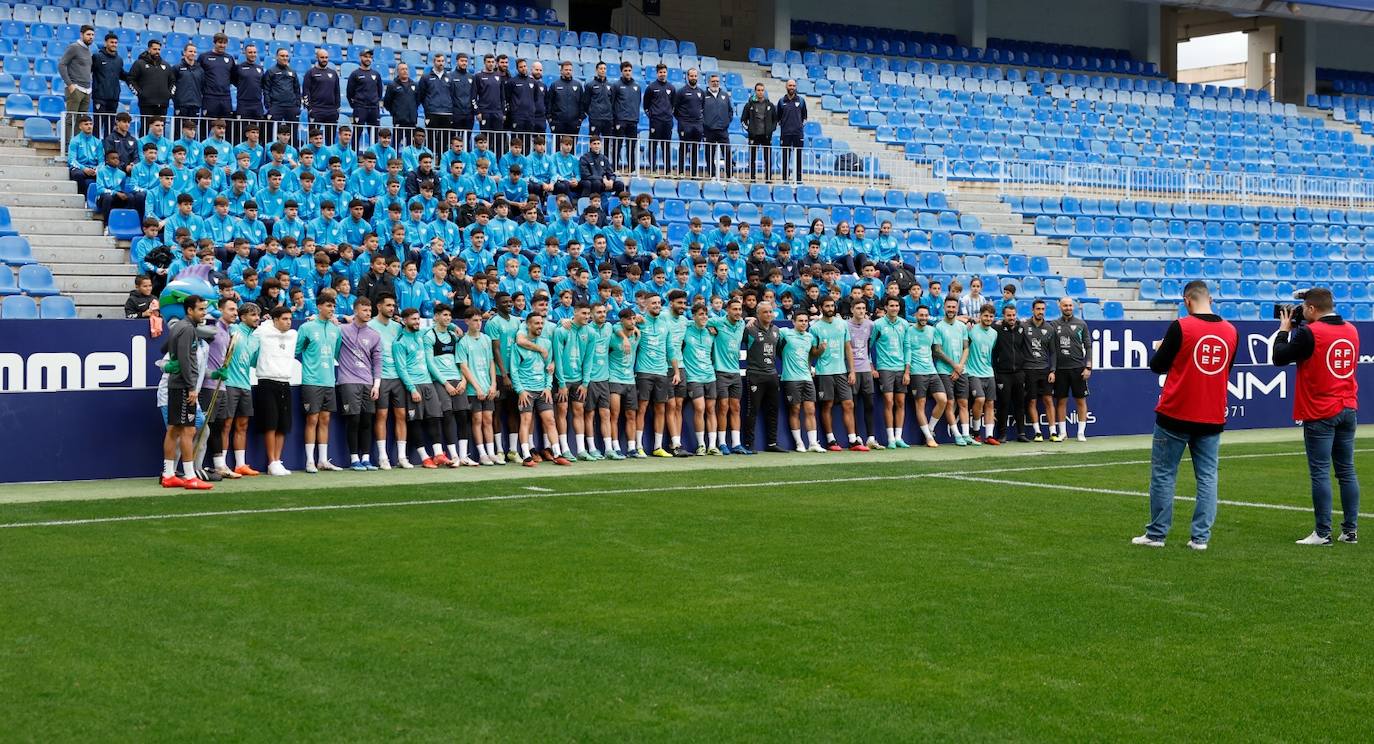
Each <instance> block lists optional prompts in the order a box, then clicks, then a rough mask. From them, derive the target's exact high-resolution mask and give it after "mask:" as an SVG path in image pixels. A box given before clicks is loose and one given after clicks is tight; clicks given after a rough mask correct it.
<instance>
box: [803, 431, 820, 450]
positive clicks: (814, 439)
mask: <svg viewBox="0 0 1374 744" xmlns="http://www.w3.org/2000/svg"><path fill="white" fill-rule="evenodd" d="M806 435H807V437H809V438H810V439H811V443H812V444H814V445H816V446H818V447H819V446H820V444H821V438H820V436H818V435H817V434H816V430H815V429H809V430H807V432H806Z"/></svg>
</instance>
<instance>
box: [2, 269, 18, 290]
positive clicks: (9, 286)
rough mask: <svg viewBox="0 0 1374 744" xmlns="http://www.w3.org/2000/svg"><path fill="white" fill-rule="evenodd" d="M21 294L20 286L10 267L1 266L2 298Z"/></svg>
mask: <svg viewBox="0 0 1374 744" xmlns="http://www.w3.org/2000/svg"><path fill="white" fill-rule="evenodd" d="M17 294H19V284H18V283H16V282H15V280H14V272H13V271H10V269H9V267H8V266H0V297H5V296H9V295H17Z"/></svg>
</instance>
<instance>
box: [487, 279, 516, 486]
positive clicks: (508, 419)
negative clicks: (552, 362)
mask: <svg viewBox="0 0 1374 744" xmlns="http://www.w3.org/2000/svg"><path fill="white" fill-rule="evenodd" d="M495 303H496V307H495V309H496V314H495V315H492V316H491V317H490V318H488V319H487V322H486V323H485V328H486V333H487V335H488V336H491V340H492V343H493V344H494V345H495V353H494V354H493V359H494V360H495V362H496V373H497V375H498V382H497V384H498V385H499V388H498V390H499V392H498V394H497V398H496V413H495V416H494V418H493V426H495V427H497V428H500V427H501V426H502V425H504V426H505V429H506V440H505V443H506V444H507V445H508V447H506V448H504V449H503V447H502V439H501V437H500V435H497V438H496V450H497V452H498V453H499V452H502V451H504V452H505V453H506V462H518V461H519V459H520V456H519V455H518V454H517V453H516V450H517V448H518V445H517V444H516V441H517V439H518V435H519V432H518V431H517V428H518V426H519V423H518V421H519V420H518V417H517V411H516V410H515V409H516V406H515V397H516V396H515V391H514V389H512V387H511V376H510V365H511V353H512V352H513V351H514V350H515V335H516V334H517V333H519V332H520V328H521V327H522V326H523V325H524V323H523V322H522V321H521V320H520V318H518V317H516V316H515V315H513V314H512V313H511V297H510V295H508V294H506V293H505V292H497V293H496V299H495Z"/></svg>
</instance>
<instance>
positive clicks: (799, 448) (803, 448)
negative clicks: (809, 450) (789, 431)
mask: <svg viewBox="0 0 1374 744" xmlns="http://www.w3.org/2000/svg"><path fill="white" fill-rule="evenodd" d="M797 452H800V453H802V454H806V445H804V444H798V445H797Z"/></svg>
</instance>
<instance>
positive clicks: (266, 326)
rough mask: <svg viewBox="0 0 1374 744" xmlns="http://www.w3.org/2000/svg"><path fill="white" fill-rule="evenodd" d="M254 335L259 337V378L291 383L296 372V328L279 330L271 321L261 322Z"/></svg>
mask: <svg viewBox="0 0 1374 744" xmlns="http://www.w3.org/2000/svg"><path fill="white" fill-rule="evenodd" d="M253 335H254V336H256V337H257V338H258V344H259V345H258V379H259V380H276V381H277V382H285V383H290V382H291V378H292V377H294V376H295V374H296V365H297V363H298V362H296V329H294V328H292V329H291V330H289V331H286V332H285V333H283V332H281V331H278V330H277V329H276V327H275V326H273V325H272V323H271V321H267V322H264V323H262V324H260V325H259V326H258V328H257V330H255V331H253Z"/></svg>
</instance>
